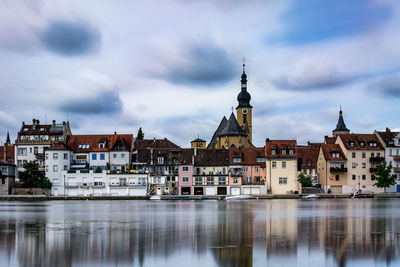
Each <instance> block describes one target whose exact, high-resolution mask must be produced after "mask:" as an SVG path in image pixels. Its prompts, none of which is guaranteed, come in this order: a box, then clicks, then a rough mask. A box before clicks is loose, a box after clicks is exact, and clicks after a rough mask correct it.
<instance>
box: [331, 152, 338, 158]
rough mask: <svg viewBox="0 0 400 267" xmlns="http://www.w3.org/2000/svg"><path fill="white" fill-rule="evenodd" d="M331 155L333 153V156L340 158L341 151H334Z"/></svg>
mask: <svg viewBox="0 0 400 267" xmlns="http://www.w3.org/2000/svg"><path fill="white" fill-rule="evenodd" d="M331 155H332V158H340V153H339V152H332V153H331Z"/></svg>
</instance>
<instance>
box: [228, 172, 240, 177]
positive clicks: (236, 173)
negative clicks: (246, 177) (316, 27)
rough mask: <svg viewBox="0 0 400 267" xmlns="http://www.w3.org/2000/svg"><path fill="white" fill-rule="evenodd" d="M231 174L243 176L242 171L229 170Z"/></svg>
mask: <svg viewBox="0 0 400 267" xmlns="http://www.w3.org/2000/svg"><path fill="white" fill-rule="evenodd" d="M231 176H232V177H243V172H239V171H231Z"/></svg>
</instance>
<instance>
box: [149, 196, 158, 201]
mask: <svg viewBox="0 0 400 267" xmlns="http://www.w3.org/2000/svg"><path fill="white" fill-rule="evenodd" d="M150 200H161V196H151V197H150Z"/></svg>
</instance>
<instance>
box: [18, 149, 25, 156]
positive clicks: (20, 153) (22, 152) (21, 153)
mask: <svg viewBox="0 0 400 267" xmlns="http://www.w3.org/2000/svg"><path fill="white" fill-rule="evenodd" d="M18 155H26V148H18Z"/></svg>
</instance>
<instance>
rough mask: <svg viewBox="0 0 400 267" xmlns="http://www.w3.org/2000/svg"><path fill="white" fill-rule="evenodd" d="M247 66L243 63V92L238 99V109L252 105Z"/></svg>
mask: <svg viewBox="0 0 400 267" xmlns="http://www.w3.org/2000/svg"><path fill="white" fill-rule="evenodd" d="M245 67H246V65H245V64H244V63H243V73H242V77H241V78H242V79H241V81H240V82H241V91H240V93H239V95H238V97H237V100H238V102H239V103H238V106H237V108H240V107H251V105H250V99H251V96H250V94H249V92H247V75H246V69H245Z"/></svg>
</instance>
